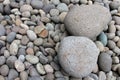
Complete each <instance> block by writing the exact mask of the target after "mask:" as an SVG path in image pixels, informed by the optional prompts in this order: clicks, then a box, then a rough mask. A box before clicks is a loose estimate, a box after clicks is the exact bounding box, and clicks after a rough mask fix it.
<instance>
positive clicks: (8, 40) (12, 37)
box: [6, 32, 16, 43]
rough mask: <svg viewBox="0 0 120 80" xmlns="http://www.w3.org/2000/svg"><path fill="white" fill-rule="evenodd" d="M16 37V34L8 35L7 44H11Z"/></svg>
mask: <svg viewBox="0 0 120 80" xmlns="http://www.w3.org/2000/svg"><path fill="white" fill-rule="evenodd" d="M15 37H16V33H15V32H11V33H9V34H8V35H7V39H6V40H7V42H9V43H11V42H12V41H13V40H14V39H15Z"/></svg>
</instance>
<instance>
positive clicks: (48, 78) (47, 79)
mask: <svg viewBox="0 0 120 80" xmlns="http://www.w3.org/2000/svg"><path fill="white" fill-rule="evenodd" d="M54 79H55V77H54V74H52V73H48V74H47V75H46V76H45V80H54Z"/></svg>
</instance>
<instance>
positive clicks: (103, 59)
mask: <svg viewBox="0 0 120 80" xmlns="http://www.w3.org/2000/svg"><path fill="white" fill-rule="evenodd" d="M98 65H99V67H100V69H101V70H102V71H104V72H109V71H110V70H111V65H112V58H111V56H110V55H109V54H107V53H101V54H100V55H99V58H98Z"/></svg>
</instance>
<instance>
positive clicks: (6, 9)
mask: <svg viewBox="0 0 120 80" xmlns="http://www.w3.org/2000/svg"><path fill="white" fill-rule="evenodd" d="M4 12H5V14H10V12H11V8H10V5H6V6H5V7H4Z"/></svg>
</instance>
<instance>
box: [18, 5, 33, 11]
mask: <svg viewBox="0 0 120 80" xmlns="http://www.w3.org/2000/svg"><path fill="white" fill-rule="evenodd" d="M32 9H33V8H32V7H31V6H30V5H28V4H25V5H22V6H21V7H20V11H21V12H25V11H32Z"/></svg>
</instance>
